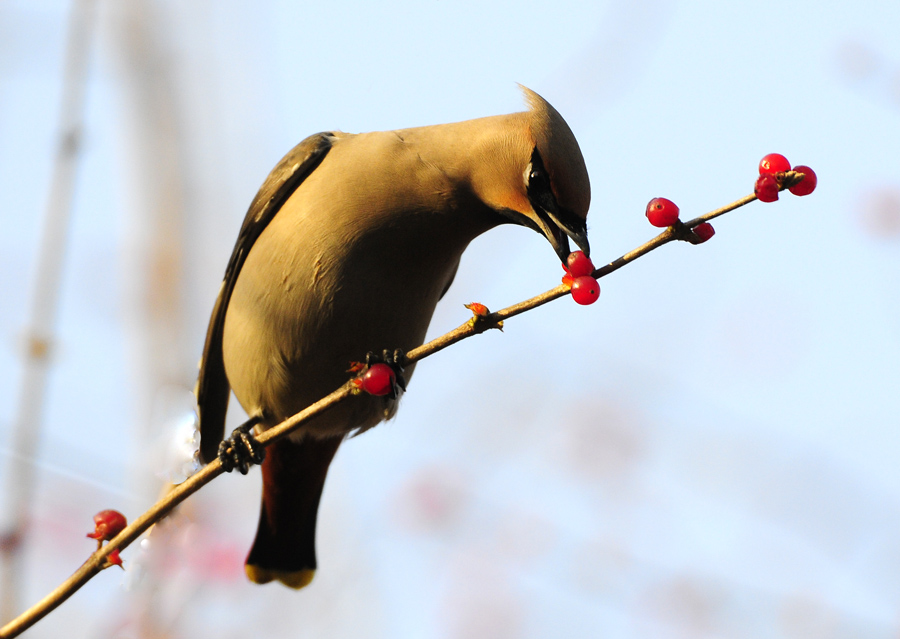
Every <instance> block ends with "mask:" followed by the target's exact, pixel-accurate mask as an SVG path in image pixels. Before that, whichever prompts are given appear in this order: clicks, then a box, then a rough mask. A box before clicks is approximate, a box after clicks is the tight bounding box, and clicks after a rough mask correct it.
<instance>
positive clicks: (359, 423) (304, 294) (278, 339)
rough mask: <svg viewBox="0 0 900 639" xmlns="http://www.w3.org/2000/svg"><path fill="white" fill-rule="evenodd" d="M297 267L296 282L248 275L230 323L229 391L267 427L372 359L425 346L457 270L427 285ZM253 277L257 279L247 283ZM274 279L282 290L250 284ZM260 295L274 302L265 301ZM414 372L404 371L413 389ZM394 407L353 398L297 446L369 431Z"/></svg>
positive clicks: (399, 277) (418, 279) (363, 272)
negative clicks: (386, 352) (313, 439)
mask: <svg viewBox="0 0 900 639" xmlns="http://www.w3.org/2000/svg"><path fill="white" fill-rule="evenodd" d="M248 257H252V253H251V256H248ZM248 262H249V259H248ZM354 263H359V260H357V261H355V262H354ZM275 266H276V268H277V265H275ZM286 266H287V265H286ZM289 266H290V267H291V270H290V272H289V273H273V272H268V273H267V272H266V270H265V269H261V268H253V269H246V268H245V270H244V273H242V275H241V278H240V279H239V280H238V282H237V285H236V286H235V289H234V292H233V295H232V299H231V303H230V304H229V310H228V314H227V316H226V321H225V335H224V340H223V342H224V345H225V347H224V352H223V354H224V358H225V368H226V372H227V375H228V379H229V382H230V383H231V386H232V389H233V390H234V393H235V396H236V397H237V399H238V401H239V402H240V403H241V405H242V406H243V408H244V410H245V411H246V412H247V413H248V415H262V416H263V424H264V427H269V426H272V425H274V424H276V423H278V422H280V421H282V420H283V419H285V418H287V417H289V416H291V415H293V414H295V413H297V412H299V411H300V410H302V409H303V408H305V407H307V406H309V405H310V404H312V403H314V402H316V401H318V400H319V399H321V398H322V397H324V396H326V395H327V394H329V393H331V392H332V391H334V390H336V389H337V388H339V387H340V386H341V385H342V384H343V383H344V382H346V381H347V379H348V378H349V377H350V376H351V373H349V372H348V369H349V368H350V366H351V363H352V362H355V361H363V360H365V357H366V354H367V353H368V352H370V351H374V352H376V353H381V352H382V351H383V350H384V349H390V350H394V349H397V348H399V349H402V350H403V351H404V352H405V351H408V350H410V349H412V348H415V347H416V346H418V345H420V344H421V343H422V341H423V340H424V337H425V333H426V330H427V328H428V323H429V321H430V319H431V316H432V314H433V312H434V307H435V305H436V304H437V301H438V299H439V297H440V294H441V291H442V290H443V288H444V286H445V285H446V284H447V282H448V281H449V278H451V277H452V270H453V269H452V268H443V269H437V270H436V271H435V272H432V273H429V274H428V275H429V277H422V275H421V274H420V273H415V274H405V273H399V274H398V273H396V272H394V273H391V274H390V275H389V274H387V273H379V272H377V271H373V270H372V269H364V268H359V269H355V270H354V271H352V272H350V271H345V270H341V269H332V270H328V269H325V268H324V267H322V266H321V264H319V267H318V268H317V267H316V263H314V264H313V265H312V268H304V267H303V266H301V265H298V264H293V265H289ZM453 266H454V267H455V263H454V264H453ZM246 274H251V275H250V276H249V277H248V279H247V280H246V281H242V280H243V278H244V277H245V275H246ZM273 276H276V279H277V281H279V282H280V283H279V284H278V285H277V286H276V287H275V289H274V291H273V289H272V288H271V285H270V287H269V288H268V289H267V288H266V287H265V286H261V283H260V282H253V281H252V278H253V277H269V278H272V277H273ZM269 281H270V282H271V281H272V280H271V279H270V280H269ZM398 282H399V283H400V284H401V285H397V283H398ZM260 290H269V291H270V294H269V295H263V296H260V295H258V293H257V292H258V291H260ZM413 369H414V366H413V365H410V366H409V367H408V368H407V369H406V371H405V374H406V375H405V376H406V378H407V380H409V378H410V377H411V375H412V372H413ZM396 403H397V402H396V401H394V400H390V399H387V398H384V397H372V396H368V395H359V396H354V397H350V398H348V399H347V400H345V401H343V402H342V403H341V404H339V405H337V406H335V407H333V408H331V409H329V410H328V411H327V412H326V413H324V414H322V415H321V416H319V417H317V418H316V419H314V420H312V421H310V422H309V423H308V424H306V425H305V426H303V427H301V428H300V429H299V430H298V431H297V434H295V436H294V438H295V439H297V438H300V437H303V436H305V435H306V434H311V435H313V436H319V437H322V436H332V435H337V434H342V433H347V432H350V431H353V430H357V429H359V430H365V429H368V428H371V427H372V426H374V425H375V424H377V423H378V422H380V421H382V420H383V419H386V418H389V417H391V416H392V415H393V414H394V412H395V411H396Z"/></svg>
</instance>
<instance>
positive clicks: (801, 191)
mask: <svg viewBox="0 0 900 639" xmlns="http://www.w3.org/2000/svg"><path fill="white" fill-rule="evenodd" d="M791 170H792V171H796V172H797V173H802V174H803V179H802V180H801V181H800V182H799V183H798V184H795V185H794V186H792V187H791V188H789V189H788V191H790V192H791V193H793V194H794V195H809V194H810V193H812V192H813V191H815V190H816V184H818V182H819V179H818V178H817V177H816V172H815V171H813V170H812V169H811V168H809V167H808V166H804V165H802V164H798V165H797V166H795V167H794V168H793V169H791Z"/></svg>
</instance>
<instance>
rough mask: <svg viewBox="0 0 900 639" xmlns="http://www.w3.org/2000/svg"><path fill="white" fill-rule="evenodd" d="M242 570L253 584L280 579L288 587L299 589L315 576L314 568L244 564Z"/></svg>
mask: <svg viewBox="0 0 900 639" xmlns="http://www.w3.org/2000/svg"><path fill="white" fill-rule="evenodd" d="M244 572H246V573H247V578H248V579H250V581H252V582H253V583H255V584H267V583H269V582H270V581H280V582H281V583H283V584H284V585H285V586H287V587H288V588H293V589H294V590H300V589H301V588H305V587H306V586H308V585H309V584H310V582H311V581H312V580H313V577H315V576H316V571H315V570H309V569H308V568H307V569H304V570H294V571H290V570H270V569H268V568H263V567H262V566H254V565H253V564H245V565H244Z"/></svg>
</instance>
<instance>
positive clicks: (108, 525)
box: [87, 510, 128, 570]
mask: <svg viewBox="0 0 900 639" xmlns="http://www.w3.org/2000/svg"><path fill="white" fill-rule="evenodd" d="M127 525H128V520H126V519H125V515H123V514H122V513H120V512H119V511H118V510H101V511H100V512H99V513H97V514H96V515H94V532H92V533H88V534H87V536H88V537H90V538H91V539H96V540H97V549H98V550H99V549H100V547H101V546H103V542H104V541H109V540H110V539H112V538H113V537H115V536H116V535H118V534H119V533H120V532H122V531H123V530H125V527H126V526H127ZM109 566H118V567H119V568H122V569H123V570H124V569H125V566H123V565H122V557H121V556H120V555H119V549H118V548H116V549H115V550H113V551H112V552H111V553H109V555H107V557H106V566H104V567H109Z"/></svg>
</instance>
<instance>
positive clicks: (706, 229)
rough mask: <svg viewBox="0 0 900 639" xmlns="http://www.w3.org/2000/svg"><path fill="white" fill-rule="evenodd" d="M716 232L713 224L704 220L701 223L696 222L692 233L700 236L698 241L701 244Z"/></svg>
mask: <svg viewBox="0 0 900 639" xmlns="http://www.w3.org/2000/svg"><path fill="white" fill-rule="evenodd" d="M715 234H716V229H714V228H713V225H712V224H710V223H709V222H704V223H703V224H698V225H697V226H695V227H694V235H696V236H697V237H699V238H700V243H701V244H702V243H703V242H705V241H706V240H708V239H709V238H711V237H712V236H713V235H715Z"/></svg>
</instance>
